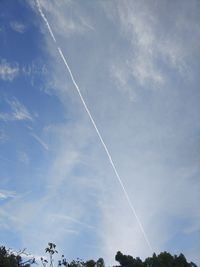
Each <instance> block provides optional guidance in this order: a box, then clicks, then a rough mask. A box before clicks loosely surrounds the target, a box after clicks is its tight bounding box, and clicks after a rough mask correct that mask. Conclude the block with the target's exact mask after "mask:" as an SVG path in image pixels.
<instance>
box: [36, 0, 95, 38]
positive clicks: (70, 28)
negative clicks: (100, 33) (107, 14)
mask: <svg viewBox="0 0 200 267" xmlns="http://www.w3.org/2000/svg"><path fill="white" fill-rule="evenodd" d="M41 6H42V9H44V10H45V12H47V13H48V15H49V16H50V19H51V20H52V21H53V24H54V23H56V25H57V27H56V28H55V31H56V34H59V35H61V36H62V35H63V34H65V35H66V36H70V35H72V34H84V33H86V32H88V31H89V32H91V30H92V31H93V30H94V27H93V25H92V22H91V21H90V19H89V17H87V16H86V15H84V12H82V11H83V10H81V9H80V5H77V3H75V2H73V1H67V2H58V1H52V2H48V1H41ZM72 10H76V12H71V11H72ZM72 14H73V15H72Z"/></svg>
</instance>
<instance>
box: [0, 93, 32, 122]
mask: <svg viewBox="0 0 200 267" xmlns="http://www.w3.org/2000/svg"><path fill="white" fill-rule="evenodd" d="M7 103H8V104H9V106H10V108H11V112H9V113H5V112H1V113H0V120H3V121H23V120H30V121H32V120H33V117H32V116H31V114H30V113H29V111H28V110H27V108H26V107H25V106H24V105H23V104H21V103H20V102H19V101H18V100H17V99H16V98H13V99H12V100H7Z"/></svg>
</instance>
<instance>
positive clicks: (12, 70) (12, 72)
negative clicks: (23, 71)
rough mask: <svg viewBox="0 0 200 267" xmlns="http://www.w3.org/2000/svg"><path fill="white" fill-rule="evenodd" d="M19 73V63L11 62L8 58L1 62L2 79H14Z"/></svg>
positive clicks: (0, 73) (0, 76)
mask: <svg viewBox="0 0 200 267" xmlns="http://www.w3.org/2000/svg"><path fill="white" fill-rule="evenodd" d="M18 75H19V66H18V64H10V63H8V62H7V61H6V60H1V62H0V79H2V80H4V81H12V80H13V79H15V78H16V77H17V76H18Z"/></svg>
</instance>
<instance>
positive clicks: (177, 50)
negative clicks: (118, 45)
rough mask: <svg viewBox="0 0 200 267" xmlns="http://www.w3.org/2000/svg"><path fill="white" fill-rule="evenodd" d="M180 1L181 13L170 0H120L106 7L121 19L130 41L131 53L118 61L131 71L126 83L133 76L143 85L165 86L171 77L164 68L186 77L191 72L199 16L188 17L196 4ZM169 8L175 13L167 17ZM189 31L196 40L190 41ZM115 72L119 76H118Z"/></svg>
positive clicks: (198, 34) (115, 19)
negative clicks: (186, 11) (156, 1)
mask: <svg viewBox="0 0 200 267" xmlns="http://www.w3.org/2000/svg"><path fill="white" fill-rule="evenodd" d="M176 4H177V8H178V9H179V10H180V12H179V14H178V15H177V14H176V15H175V14H174V11H172V10H171V6H170V4H166V2H159V3H158V4H157V5H155V4H154V3H153V2H152V1H148V2H143V1H139V2H138V1H123V2H121V1H116V3H115V4H114V5H113V6H112V10H111V8H109V9H106V8H105V10H106V12H107V14H108V17H109V18H111V19H112V20H113V21H115V23H116V21H117V22H118V23H119V24H118V25H119V29H120V31H121V35H122V36H123V38H126V39H127V41H129V53H128V54H129V57H128V58H126V59H125V60H123V61H120V62H118V64H117V65H118V68H119V69H121V70H122V71H124V72H126V73H127V74H128V75H127V79H126V85H127V84H128V82H129V78H130V77H133V78H134V79H135V80H136V81H137V82H138V83H139V85H142V86H146V85H148V87H151V88H154V87H161V86H162V85H163V84H165V83H166V81H167V80H168V78H169V77H168V75H167V73H166V69H164V68H168V69H171V70H172V71H175V72H176V73H177V74H179V75H182V77H185V75H186V74H187V75H190V65H189V64H188V57H189V56H192V50H193V49H194V50H195V51H197V49H198V47H197V45H196V44H195V43H198V42H199V41H198V40H199V38H200V31H199V29H198V27H197V26H196V21H195V19H194V20H193V19H191V18H190V19H189V20H186V19H184V18H185V17H186V16H187V14H186V13H185V10H187V9H189V10H190V12H194V11H193V10H194V8H195V4H194V2H193V3H192V4H191V5H189V4H187V2H186V1H182V2H177V3H176ZM105 6H106V7H107V5H106V4H105ZM165 10H168V13H169V12H170V13H171V14H170V16H169V17H166V15H165ZM194 18H195V16H194ZM170 19H171V20H170ZM186 21H187V23H186ZM166 25H170V26H166ZM186 32H187V36H186V35H185V34H184V33H186ZM188 35H189V36H191V39H192V42H189V41H188V40H189V39H188ZM193 38H194V39H195V40H196V41H194V40H193ZM116 63H117V62H116ZM118 72H119V71H118ZM113 75H114V77H115V78H117V76H118V75H117V74H116V75H115V74H113ZM119 78H120V77H119ZM119 82H121V80H120V79H119ZM120 85H121V86H123V84H120Z"/></svg>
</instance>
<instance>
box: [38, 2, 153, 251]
mask: <svg viewBox="0 0 200 267" xmlns="http://www.w3.org/2000/svg"><path fill="white" fill-rule="evenodd" d="M36 5H37V8H38V11H39V13H40V15H41V17H42V19H43V20H44V22H45V24H46V26H47V28H48V31H49V33H50V35H51V37H52V39H53V41H54V42H55V44H56V47H57V50H58V52H59V54H60V57H61V59H62V60H63V62H64V64H65V66H66V68H67V71H68V73H69V75H70V77H71V80H72V83H73V84H74V86H75V88H76V90H77V92H78V95H79V97H80V99H81V102H82V104H83V106H84V108H85V110H86V112H87V114H88V116H89V118H90V120H91V122H92V125H93V126H94V129H95V131H96V133H97V135H98V137H99V139H100V141H101V144H102V146H103V148H104V150H105V152H106V154H107V156H108V159H109V162H110V164H111V166H112V168H113V171H114V173H115V175H116V177H117V180H118V182H119V183H120V186H121V188H122V191H123V193H124V195H125V198H126V200H127V202H128V204H129V207H130V208H131V210H132V212H133V215H134V216H135V218H136V221H137V223H138V225H139V227H140V230H141V232H142V234H143V236H144V239H145V241H146V243H147V245H148V247H149V249H150V250H151V252H153V248H152V246H151V244H150V242H149V239H148V237H147V234H146V232H145V230H144V227H143V225H142V223H141V221H140V219H139V217H138V215H137V213H136V210H135V208H134V206H133V204H132V202H131V200H130V197H129V195H128V193H127V191H126V188H125V186H124V184H123V182H122V179H121V177H120V175H119V173H118V171H117V169H116V167H115V164H114V162H113V160H112V157H111V154H110V152H109V150H108V148H107V146H106V144H105V142H104V140H103V138H102V136H101V134H100V132H99V130H98V128H97V125H96V123H95V121H94V119H93V117H92V115H91V113H90V110H89V109H88V107H87V104H86V103H85V100H84V98H83V96H82V94H81V91H80V89H79V87H78V85H77V83H76V81H75V79H74V76H73V74H72V72H71V69H70V67H69V65H68V63H67V60H66V58H65V56H64V55H63V52H62V50H61V49H60V47H59V46H58V45H57V41H56V38H55V36H54V33H53V31H52V29H51V26H50V24H49V22H48V20H47V18H46V16H45V15H44V13H43V11H42V9H41V6H40V2H39V0H36Z"/></svg>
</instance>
